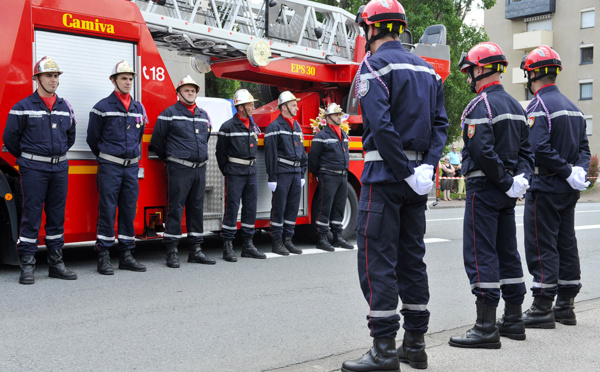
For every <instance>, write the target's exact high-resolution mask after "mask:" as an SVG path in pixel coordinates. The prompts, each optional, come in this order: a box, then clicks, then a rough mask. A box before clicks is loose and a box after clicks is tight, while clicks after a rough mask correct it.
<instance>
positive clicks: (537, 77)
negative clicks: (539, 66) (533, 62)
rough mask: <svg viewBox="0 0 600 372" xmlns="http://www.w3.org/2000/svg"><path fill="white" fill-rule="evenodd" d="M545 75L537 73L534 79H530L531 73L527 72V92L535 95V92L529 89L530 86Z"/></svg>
mask: <svg viewBox="0 0 600 372" xmlns="http://www.w3.org/2000/svg"><path fill="white" fill-rule="evenodd" d="M546 75H547V74H541V73H537V75H536V77H534V78H532V77H531V71H527V89H528V90H529V92H531V94H535V92H534V91H533V90H532V89H531V84H532V83H533V82H534V81H536V80H540V79H541V78H543V77H545V76H546Z"/></svg>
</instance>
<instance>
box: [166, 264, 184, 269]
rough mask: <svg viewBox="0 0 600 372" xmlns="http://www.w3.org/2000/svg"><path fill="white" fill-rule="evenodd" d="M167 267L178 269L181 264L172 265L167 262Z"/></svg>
mask: <svg viewBox="0 0 600 372" xmlns="http://www.w3.org/2000/svg"><path fill="white" fill-rule="evenodd" d="M167 267H170V268H171V269H179V268H180V267H181V265H180V264H176V265H173V264H170V265H169V264H167Z"/></svg>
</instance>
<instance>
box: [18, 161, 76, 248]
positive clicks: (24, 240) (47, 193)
mask: <svg viewBox="0 0 600 372" xmlns="http://www.w3.org/2000/svg"><path fill="white" fill-rule="evenodd" d="M19 171H20V173H21V187H22V189H23V216H22V218H21V231H20V233H19V236H20V237H21V238H20V239H19V243H18V244H17V249H18V250H19V253H20V254H22V255H23V254H35V253H36V252H37V244H36V242H37V237H38V233H39V230H40V224H41V222H42V210H43V211H44V212H46V224H45V225H44V230H45V231H46V239H45V242H46V247H47V248H48V249H61V248H62V246H63V244H64V238H63V232H64V223H65V205H66V202H67V189H68V183H69V170H68V169H65V170H64V171H59V172H46V171H40V170H35V169H30V168H26V167H21V168H20V169H19Z"/></svg>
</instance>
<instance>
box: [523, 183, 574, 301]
mask: <svg viewBox="0 0 600 372" xmlns="http://www.w3.org/2000/svg"><path fill="white" fill-rule="evenodd" d="M579 196H580V194H579V192H569V193H560V194H556V193H544V192H540V191H532V192H528V193H527V196H526V198H525V214H524V217H523V223H524V226H525V250H526V257H527V266H528V268H529V273H531V275H533V288H532V289H531V290H532V292H533V296H534V297H536V296H544V297H550V298H552V299H554V297H555V296H556V294H557V293H558V294H560V295H561V296H562V295H564V296H566V297H567V298H573V297H575V296H577V294H578V293H579V290H580V288H581V283H580V279H581V268H580V266H579V251H578V250H577V238H576V237H575V205H576V204H577V201H578V200H579Z"/></svg>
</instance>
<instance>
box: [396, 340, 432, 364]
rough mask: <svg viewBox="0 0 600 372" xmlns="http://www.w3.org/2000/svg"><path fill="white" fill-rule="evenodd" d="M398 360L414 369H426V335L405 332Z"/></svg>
mask: <svg viewBox="0 0 600 372" xmlns="http://www.w3.org/2000/svg"><path fill="white" fill-rule="evenodd" d="M398 360H400V362H402V363H408V365H410V366H411V367H412V368H416V369H426V368H427V353H426V352H425V335H423V334H422V333H415V332H408V331H405V332H404V340H403V341H402V345H400V347H399V348H398Z"/></svg>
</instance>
